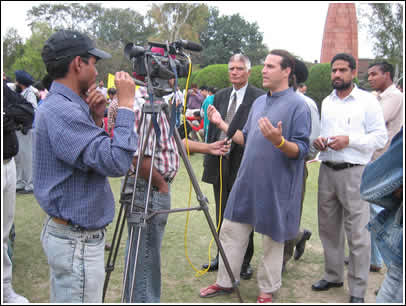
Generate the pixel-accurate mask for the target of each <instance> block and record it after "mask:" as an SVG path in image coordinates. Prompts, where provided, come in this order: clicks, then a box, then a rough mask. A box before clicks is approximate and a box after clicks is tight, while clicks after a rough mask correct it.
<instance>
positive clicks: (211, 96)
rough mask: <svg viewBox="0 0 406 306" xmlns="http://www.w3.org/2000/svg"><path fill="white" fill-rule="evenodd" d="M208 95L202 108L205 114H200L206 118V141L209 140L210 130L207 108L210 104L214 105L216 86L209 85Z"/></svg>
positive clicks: (204, 125)
mask: <svg viewBox="0 0 406 306" xmlns="http://www.w3.org/2000/svg"><path fill="white" fill-rule="evenodd" d="M207 91H208V95H207V97H206V99H204V101H203V104H202V108H201V109H200V112H201V113H203V114H200V116H202V117H203V118H204V123H203V129H204V141H205V142H207V133H208V131H209V124H210V121H209V118H208V117H207V108H208V107H209V105H212V104H213V102H214V95H215V94H216V89H215V88H214V87H209V88H208V89H207Z"/></svg>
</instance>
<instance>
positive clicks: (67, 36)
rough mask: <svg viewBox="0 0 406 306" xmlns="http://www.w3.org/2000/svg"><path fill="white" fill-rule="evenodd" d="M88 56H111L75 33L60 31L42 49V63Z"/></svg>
mask: <svg viewBox="0 0 406 306" xmlns="http://www.w3.org/2000/svg"><path fill="white" fill-rule="evenodd" d="M84 54H90V55H93V56H95V57H96V58H97V59H105V58H111V55H110V54H109V53H107V52H104V51H102V50H100V49H97V48H95V46H94V43H93V41H92V40H91V39H90V38H89V37H87V36H86V35H84V34H82V33H79V32H77V31H70V30H61V31H58V32H56V33H54V34H52V35H51V37H50V38H49V39H48V40H47V41H46V42H45V45H44V47H43V48H42V53H41V56H42V59H43V61H44V63H45V64H46V63H48V62H53V61H58V60H61V59H63V58H66V57H69V56H80V55H84Z"/></svg>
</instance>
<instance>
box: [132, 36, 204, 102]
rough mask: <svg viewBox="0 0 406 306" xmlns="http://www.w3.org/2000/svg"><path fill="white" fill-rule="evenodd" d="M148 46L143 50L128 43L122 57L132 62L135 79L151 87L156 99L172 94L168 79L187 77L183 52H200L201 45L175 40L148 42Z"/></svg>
mask: <svg viewBox="0 0 406 306" xmlns="http://www.w3.org/2000/svg"><path fill="white" fill-rule="evenodd" d="M148 45H149V46H148V47H147V48H144V47H140V46H136V45H134V44H133V43H128V44H127V45H126V46H125V47H124V56H125V57H126V58H127V59H128V60H130V61H132V62H133V72H135V73H136V78H137V79H138V80H140V81H145V82H146V83H147V84H148V85H149V86H152V89H153V93H154V94H155V95H156V96H157V97H163V96H165V95H168V94H170V93H172V91H173V88H172V87H171V86H170V84H169V80H170V79H174V78H175V77H177V78H182V77H186V76H187V75H188V72H189V65H190V63H189V62H188V60H187V56H186V55H185V54H184V53H183V50H184V49H186V50H190V51H201V50H202V49H203V48H202V46H201V45H199V44H197V43H194V42H190V41H187V40H177V41H174V42H172V43H166V44H163V43H156V42H148ZM154 47H156V48H161V49H160V50H163V52H161V53H158V52H154V50H152V49H153V48H154ZM136 83H137V82H136ZM137 84H139V83H137ZM141 84H142V83H141Z"/></svg>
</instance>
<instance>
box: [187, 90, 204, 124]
mask: <svg viewBox="0 0 406 306" xmlns="http://www.w3.org/2000/svg"><path fill="white" fill-rule="evenodd" d="M203 100H204V96H203V95H202V94H201V93H200V91H199V89H198V87H197V85H196V84H192V86H191V87H190V89H189V92H188V94H187V104H186V108H187V110H186V116H187V117H189V116H192V115H193V113H194V112H195V111H196V110H200V107H201V106H202V103H203Z"/></svg>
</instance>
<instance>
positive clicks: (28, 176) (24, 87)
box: [15, 70, 38, 194]
mask: <svg viewBox="0 0 406 306" xmlns="http://www.w3.org/2000/svg"><path fill="white" fill-rule="evenodd" d="M15 76H16V91H17V92H21V95H22V96H23V97H24V99H26V100H27V101H28V102H30V103H31V104H32V106H33V108H34V111H35V110H36V109H37V106H38V104H37V96H36V95H35V93H34V90H33V87H32V86H31V85H32V84H34V78H33V77H32V76H31V75H30V74H29V73H28V72H26V71H24V70H17V71H16V72H15ZM16 134H17V138H18V143H19V144H20V149H19V151H18V154H17V155H16V156H15V163H16V169H17V185H16V191H17V193H19V194H28V193H33V189H34V186H33V183H32V137H33V129H32V126H31V128H29V129H24V130H19V131H17V132H16Z"/></svg>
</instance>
